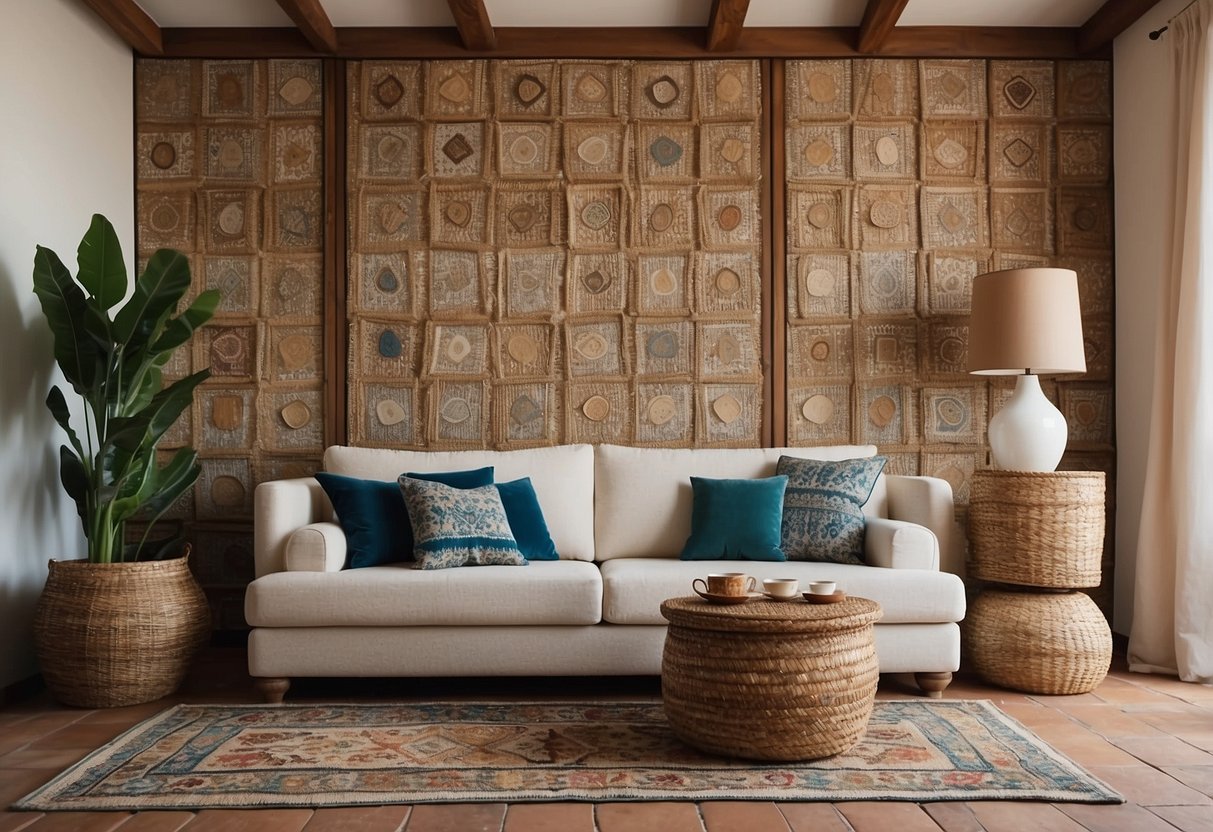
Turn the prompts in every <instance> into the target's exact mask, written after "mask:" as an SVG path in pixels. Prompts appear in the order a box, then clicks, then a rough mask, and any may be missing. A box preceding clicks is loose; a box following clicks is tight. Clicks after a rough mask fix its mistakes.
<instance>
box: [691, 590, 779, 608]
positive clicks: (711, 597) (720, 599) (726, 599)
mask: <svg viewBox="0 0 1213 832" xmlns="http://www.w3.org/2000/svg"><path fill="white" fill-rule="evenodd" d="M693 591H694V592H695V594H696V595H698V596H699V597H700V598H702V599H703V600H705V601H707V602H708V603H709V604H721V605H723V606H731V605H734V604H748V603H749V602H750V601H754V600H756V599H758V598H761V597H762V593H761V592H751V593H747V594H745V595H717V594H716V593H714V592H700V591H699V590H698V589H694V590H693Z"/></svg>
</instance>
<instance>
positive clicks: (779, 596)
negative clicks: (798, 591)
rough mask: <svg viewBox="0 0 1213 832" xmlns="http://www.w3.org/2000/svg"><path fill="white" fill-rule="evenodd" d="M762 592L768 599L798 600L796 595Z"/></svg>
mask: <svg viewBox="0 0 1213 832" xmlns="http://www.w3.org/2000/svg"><path fill="white" fill-rule="evenodd" d="M762 594H763V595H764V596H765V597H766V598H767V600H768V601H796V600H798V595H775V594H773V593H770V592H764V593H762Z"/></svg>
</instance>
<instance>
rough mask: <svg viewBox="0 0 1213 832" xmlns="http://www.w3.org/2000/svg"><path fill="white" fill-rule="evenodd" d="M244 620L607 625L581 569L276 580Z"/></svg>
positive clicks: (257, 595) (408, 569) (270, 578)
mask: <svg viewBox="0 0 1213 832" xmlns="http://www.w3.org/2000/svg"><path fill="white" fill-rule="evenodd" d="M244 612H245V617H246V618H247V619H248V623H249V624H250V625H251V626H253V627H408V626H463V625H467V626H472V625H505V624H509V625H519V626H529V625H560V626H583V625H590V624H597V623H598V622H599V621H600V620H601V619H602V579H601V577H600V575H599V571H598V567H596V566H595V565H594V564H592V563H579V562H577V561H537V562H535V563H532V564H531V565H530V566H528V567H527V568H526V569H518V568H516V567H512V566H478V567H476V568H475V569H433V570H424V569H418V568H417V567H416V565H415V564H412V563H399V564H390V565H387V566H373V567H370V568H368V569H353V570H346V571H343V572H327V573H325V572H275V573H273V574H270V575H265V576H263V577H260V578H258V579H257V580H255V581H253V582H252V583H251V584H249V587H248V592H247V593H246V595H245V603H244Z"/></svg>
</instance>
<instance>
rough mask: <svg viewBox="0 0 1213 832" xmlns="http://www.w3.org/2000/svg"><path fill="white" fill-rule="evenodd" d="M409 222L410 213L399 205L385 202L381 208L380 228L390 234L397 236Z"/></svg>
mask: <svg viewBox="0 0 1213 832" xmlns="http://www.w3.org/2000/svg"><path fill="white" fill-rule="evenodd" d="M408 221H409V212H408V211H406V210H405V209H404V207H403V206H401V205H400V204H398V203H395V202H385V203H383V204H382V205H380V206H379V227H380V228H382V229H383V230H384V231H386V232H387V233H388V234H395V233H396V232H397V231H399V230H400V229H401V228H404V226H405V223H407V222H408Z"/></svg>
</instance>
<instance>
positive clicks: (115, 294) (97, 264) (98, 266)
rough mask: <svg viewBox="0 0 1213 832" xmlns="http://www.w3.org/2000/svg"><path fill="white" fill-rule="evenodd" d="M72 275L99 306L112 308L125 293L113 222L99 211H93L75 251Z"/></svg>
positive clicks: (120, 257)
mask: <svg viewBox="0 0 1213 832" xmlns="http://www.w3.org/2000/svg"><path fill="white" fill-rule="evenodd" d="M76 264H77V265H78V266H79V267H80V271H79V273H78V274H77V275H76V277H77V279H78V280H79V281H80V285H81V286H83V287H84V288H85V289H87V290H88V291H89V292H90V293H91V294H92V296H93V297H94V298H95V299H96V300H97V305H98V306H99V307H100V308H101V309H112V308H113V307H115V306H117V305H118V302H119V301H121V300H122V298H123V297H125V296H126V264H125V263H123V262H122V245H121V244H120V243H119V242H118V235H117V234H116V233H115V232H114V226H112V225H110V221H109V220H107V219H106V218H105V217H103V216H101V215H100V214H93V222H92V224H91V225H90V226H89V227H88V231H87V232H86V233H85V235H84V239H82V240H81V241H80V248H79V249H77V251H76Z"/></svg>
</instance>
